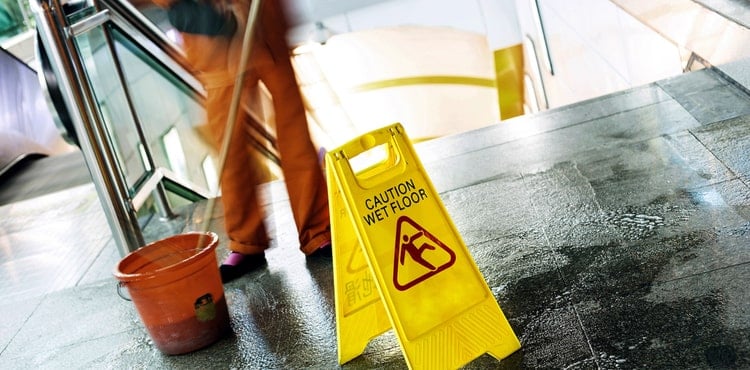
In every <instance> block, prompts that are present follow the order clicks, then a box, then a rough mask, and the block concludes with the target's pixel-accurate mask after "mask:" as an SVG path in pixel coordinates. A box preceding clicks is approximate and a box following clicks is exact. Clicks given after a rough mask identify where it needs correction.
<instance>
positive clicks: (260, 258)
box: [219, 252, 266, 283]
mask: <svg viewBox="0 0 750 370" xmlns="http://www.w3.org/2000/svg"><path fill="white" fill-rule="evenodd" d="M227 260H232V264H229V263H223V264H222V265H221V266H219V273H221V282H222V283H228V282H230V281H232V280H234V279H237V278H238V277H241V276H242V275H245V274H247V273H248V272H250V271H253V270H256V269H258V268H260V267H262V266H265V265H266V255H265V254H264V253H261V254H240V253H237V252H232V254H231V255H230V257H228V258H227V259H226V260H225V261H227Z"/></svg>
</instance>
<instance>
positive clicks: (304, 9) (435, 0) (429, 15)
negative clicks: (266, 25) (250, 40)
mask: <svg viewBox="0 0 750 370" xmlns="http://www.w3.org/2000/svg"><path fill="white" fill-rule="evenodd" d="M288 1H291V3H292V4H293V6H294V7H296V9H297V10H296V11H295V14H296V17H297V23H298V24H297V26H296V27H294V28H293V29H292V32H291V35H290V42H291V43H293V44H298V43H302V42H304V41H306V40H307V39H309V37H310V36H311V35H312V34H313V32H314V28H315V22H323V24H324V25H325V26H326V27H327V28H328V29H329V30H330V31H331V32H333V33H334V34H341V33H348V32H353V31H362V30H368V29H374V28H382V27H392V26H402V25H420V26H445V27H453V28H456V29H460V30H465V31H471V32H475V33H479V34H482V35H486V36H487V38H488V40H489V42H490V47H492V48H502V47H506V46H510V45H514V44H518V43H520V42H521V38H520V29H519V26H518V22H517V21H516V20H515V13H516V10H515V3H514V1H513V0H390V1H383V0H381V1H377V0H369V1H368V0H358V1H352V0H338V1H336V0H327V1H326V0H288ZM334 4H339V6H338V7H336V6H335V5H334ZM324 5H325V6H324ZM357 5H360V6H357ZM362 5H364V6H362ZM336 9H340V10H341V12H339V13H338V14H336Z"/></svg>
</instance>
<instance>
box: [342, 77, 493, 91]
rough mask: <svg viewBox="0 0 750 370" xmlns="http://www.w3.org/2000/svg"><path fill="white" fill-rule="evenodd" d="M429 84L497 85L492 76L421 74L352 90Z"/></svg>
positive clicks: (364, 85) (377, 82)
mask: <svg viewBox="0 0 750 370" xmlns="http://www.w3.org/2000/svg"><path fill="white" fill-rule="evenodd" d="M427 84H445V85H468V86H480V87H491V88H494V87H495V81H494V80H492V79H490V78H480V77H465V76H419V77H403V78H393V79H390V80H381V81H374V82H368V83H365V84H361V85H359V86H354V87H352V88H351V90H350V91H351V92H364V91H371V90H378V89H385V88H389V87H400V86H409V85H427Z"/></svg>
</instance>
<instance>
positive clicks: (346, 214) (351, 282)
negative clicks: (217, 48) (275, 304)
mask: <svg viewBox="0 0 750 370" xmlns="http://www.w3.org/2000/svg"><path fill="white" fill-rule="evenodd" d="M326 174H327V177H328V194H329V198H330V208H331V221H332V222H331V232H332V237H333V264H334V270H333V272H334V291H335V305H336V334H337V337H338V345H339V352H338V353H339V363H341V364H343V363H345V362H347V361H349V360H351V359H353V358H355V357H357V356H359V355H360V354H361V353H362V352H363V351H364V349H365V347H366V346H367V343H368V342H369V341H370V340H371V339H372V338H374V337H376V336H378V335H380V334H382V333H384V332H385V331H387V330H389V329H391V328H393V329H394V330H395V333H396V336H397V337H398V340H399V343H400V345H401V349H402V351H403V353H404V357H405V358H406V362H407V364H408V365H409V367H410V368H413V369H443V368H445V369H451V368H457V367H460V366H463V365H465V364H467V363H468V362H470V361H472V360H474V359H475V358H477V357H479V356H480V355H482V354H484V353H489V354H490V355H492V356H494V357H495V358H497V359H502V358H505V357H507V356H508V355H510V354H511V353H513V352H514V351H516V350H517V349H519V348H520V347H521V345H520V343H519V342H518V339H517V338H516V336H515V334H514V333H513V329H512V328H511V327H510V325H509V323H508V321H507V320H506V319H505V316H504V315H503V312H502V311H501V310H500V307H499V306H498V304H497V301H496V300H495V298H494V297H493V295H492V293H491V292H490V290H489V288H488V287H487V284H486V282H485V280H484V277H483V276H482V274H481V273H480V271H479V270H478V268H477V266H476V264H475V263H474V259H473V258H472V257H471V255H470V254H469V251H468V249H467V248H466V246H465V244H464V242H463V240H462V239H461V236H460V235H459V233H458V231H457V230H456V227H455V226H454V225H453V222H452V221H451V219H450V217H449V215H448V214H447V212H446V210H445V207H444V206H443V204H442V201H441V200H440V198H439V195H438V193H437V192H436V191H435V189H434V188H433V185H432V183H431V182H430V179H429V178H428V177H427V175H426V173H425V171H424V169H423V167H422V164H421V163H420V161H419V159H418V158H417V156H416V154H415V152H414V149H413V148H412V146H411V143H410V141H409V139H408V138H407V137H406V133H405V132H404V129H403V127H402V126H401V125H400V124H394V125H391V126H388V127H385V128H383V129H380V130H376V131H373V132H370V133H368V134H365V135H363V136H361V137H359V138H357V139H355V140H352V141H351V142H349V143H347V144H344V145H343V146H341V147H339V148H337V149H335V150H332V151H330V152H329V153H328V154H327V155H326Z"/></svg>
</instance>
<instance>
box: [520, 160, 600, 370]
mask: <svg viewBox="0 0 750 370" xmlns="http://www.w3.org/2000/svg"><path fill="white" fill-rule="evenodd" d="M520 176H521V179H522V180H523V182H524V184H526V177H525V176H524V175H523V173H520ZM528 188H529V187H527V186H524V189H528ZM529 199H531V198H530V197H529ZM531 207H532V208H533V209H534V214H538V213H537V206H536V203H535V202H534V200H533V199H531ZM541 232H542V235H543V237H544V240H545V242H544V244H545V246H546V249H547V250H548V251H549V252H552V258H553V260H554V261H555V272H556V273H557V276H558V278H559V279H560V281H562V282H563V284H565V283H567V282H566V279H565V277H564V276H563V274H562V271H561V270H560V267H561V262H560V260H559V259H558V258H557V256H556V255H555V253H554V249H553V248H552V245H551V243H550V239H549V236H548V235H547V230H545V228H544V227H542V228H541ZM572 296H573V293H572V292H571V294H570V295H569V296H568V298H567V299H566V300H567V301H568V304H569V305H570V307H571V308H572V309H573V313H574V314H575V316H576V321H578V326H579V327H580V328H581V331H582V332H583V336H584V338H585V340H586V346H588V348H589V353H590V354H591V358H593V360H594V363H595V364H596V367H597V369H601V366H600V365H599V361H598V360H597V357H596V353H595V352H594V347H593V346H592V345H591V338H590V337H589V334H588V331H587V330H586V327H585V326H584V324H583V320H582V319H581V315H580V313H579V312H578V309H577V308H576V306H575V304H574V303H573V300H572Z"/></svg>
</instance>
